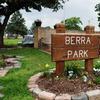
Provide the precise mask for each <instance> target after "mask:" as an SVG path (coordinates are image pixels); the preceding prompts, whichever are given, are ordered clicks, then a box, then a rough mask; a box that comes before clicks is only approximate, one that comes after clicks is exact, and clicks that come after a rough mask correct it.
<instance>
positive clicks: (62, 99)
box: [55, 94, 71, 100]
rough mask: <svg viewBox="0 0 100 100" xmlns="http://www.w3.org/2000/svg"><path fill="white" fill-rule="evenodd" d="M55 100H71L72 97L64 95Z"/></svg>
mask: <svg viewBox="0 0 100 100" xmlns="http://www.w3.org/2000/svg"><path fill="white" fill-rule="evenodd" d="M55 100H71V95H69V94H62V95H59V96H56V98H55Z"/></svg>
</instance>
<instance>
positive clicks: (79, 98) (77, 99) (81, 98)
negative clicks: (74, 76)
mask: <svg viewBox="0 0 100 100" xmlns="http://www.w3.org/2000/svg"><path fill="white" fill-rule="evenodd" d="M71 100H88V97H87V95H86V94H85V93H83V92H82V93H78V94H76V95H73V96H72V98H71Z"/></svg>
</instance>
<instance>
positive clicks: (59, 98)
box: [27, 73, 100, 100]
mask: <svg viewBox="0 0 100 100" xmlns="http://www.w3.org/2000/svg"><path fill="white" fill-rule="evenodd" d="M42 75H43V73H38V74H35V75H33V76H32V77H31V78H30V79H29V81H28V85H27V86H28V89H29V91H30V92H32V94H33V95H34V96H36V98H37V99H36V100H41V99H42V100H100V90H99V89H97V90H92V91H87V92H81V93H79V94H75V95H69V94H67V93H66V94H61V95H56V94H54V93H50V92H46V91H43V90H41V89H40V88H39V86H38V85H37V84H36V81H37V80H38V79H39V77H40V76H42Z"/></svg>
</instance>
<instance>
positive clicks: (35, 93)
mask: <svg viewBox="0 0 100 100" xmlns="http://www.w3.org/2000/svg"><path fill="white" fill-rule="evenodd" d="M41 92H42V90H41V89H39V88H38V87H37V88H33V94H34V95H36V96H38V95H39V94H40V93H41Z"/></svg>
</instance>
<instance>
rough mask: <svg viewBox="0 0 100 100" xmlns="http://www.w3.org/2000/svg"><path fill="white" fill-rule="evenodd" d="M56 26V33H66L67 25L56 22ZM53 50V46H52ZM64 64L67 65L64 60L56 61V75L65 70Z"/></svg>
mask: <svg viewBox="0 0 100 100" xmlns="http://www.w3.org/2000/svg"><path fill="white" fill-rule="evenodd" d="M54 28H55V29H56V33H57V34H59V33H65V25H63V24H56V25H55V26H54ZM51 50H52V48H51ZM64 66H65V63H64V61H56V71H55V74H56V75H61V74H62V73H63V71H64Z"/></svg>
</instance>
